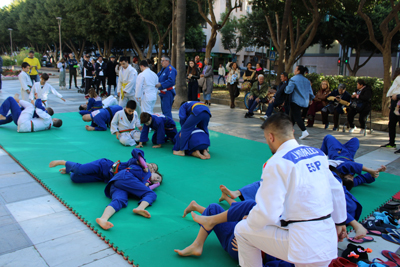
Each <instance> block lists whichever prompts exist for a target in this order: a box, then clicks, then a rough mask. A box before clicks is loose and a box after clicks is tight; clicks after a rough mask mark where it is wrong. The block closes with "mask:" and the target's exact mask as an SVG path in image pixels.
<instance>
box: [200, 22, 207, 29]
mask: <svg viewBox="0 0 400 267" xmlns="http://www.w3.org/2000/svg"><path fill="white" fill-rule="evenodd" d="M200 25H201V27H202V28H203V29H207V22H206V21H204V22H202V23H201V24H200Z"/></svg>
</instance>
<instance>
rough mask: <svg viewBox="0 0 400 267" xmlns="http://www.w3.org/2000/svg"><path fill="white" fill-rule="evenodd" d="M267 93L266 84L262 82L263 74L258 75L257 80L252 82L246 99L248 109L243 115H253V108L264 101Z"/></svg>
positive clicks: (248, 116) (249, 116)
mask: <svg viewBox="0 0 400 267" xmlns="http://www.w3.org/2000/svg"><path fill="white" fill-rule="evenodd" d="M267 94H268V85H267V83H265V82H264V75H262V74H260V75H258V81H257V82H255V83H254V84H253V86H252V87H251V90H250V97H249V101H248V107H249V111H248V112H247V113H246V115H244V117H245V118H251V117H253V115H254V113H253V110H254V109H255V108H256V107H257V105H258V104H259V103H260V101H261V102H262V103H265V102H266V99H265V98H266V97H267Z"/></svg>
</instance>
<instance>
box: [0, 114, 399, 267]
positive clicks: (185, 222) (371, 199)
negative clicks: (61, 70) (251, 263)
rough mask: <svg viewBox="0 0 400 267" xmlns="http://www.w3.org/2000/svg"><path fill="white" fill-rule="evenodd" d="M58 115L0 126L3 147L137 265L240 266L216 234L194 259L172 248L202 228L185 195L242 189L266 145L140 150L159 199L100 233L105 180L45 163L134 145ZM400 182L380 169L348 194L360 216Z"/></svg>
mask: <svg viewBox="0 0 400 267" xmlns="http://www.w3.org/2000/svg"><path fill="white" fill-rule="evenodd" d="M57 117H59V118H61V119H63V126H62V127H61V128H59V129H57V128H55V129H52V130H50V131H43V132H37V133H17V132H16V129H17V127H16V126H15V125H14V124H8V125H6V126H0V145H1V146H3V147H4V149H5V150H6V151H7V152H8V153H10V154H11V155H12V156H13V157H15V158H16V159H17V160H18V161H19V162H20V163H21V164H22V165H23V166H24V167H25V168H26V169H28V170H29V171H30V172H31V173H32V174H33V175H34V176H35V177H36V178H38V179H39V180H41V181H42V183H44V184H45V185H46V186H47V187H48V188H49V189H50V190H51V191H52V192H53V193H54V194H55V195H57V196H58V197H59V198H60V199H62V201H64V202H65V204H66V205H68V206H70V207H72V209H73V210H74V211H75V213H77V214H78V215H79V216H81V217H82V218H83V219H84V220H85V221H87V222H88V223H89V224H91V225H92V226H93V227H94V229H95V230H98V231H99V232H100V233H101V234H102V235H104V236H105V239H106V240H109V242H110V243H111V244H114V246H117V247H118V251H123V252H124V254H125V256H128V257H129V259H130V260H133V261H134V263H135V264H139V265H140V266H174V267H179V266H182V267H183V266H193V267H196V266H207V267H214V266H215V267H221V266H237V263H236V262H235V261H233V260H232V259H231V258H230V257H229V255H228V254H227V253H226V252H225V251H224V250H223V249H222V247H221V246H220V244H219V242H218V240H217V238H216V237H215V235H214V234H211V235H210V237H209V238H208V240H207V241H206V244H205V246H204V250H203V255H202V256H201V257H199V258H194V257H188V258H182V257H179V256H178V255H177V254H176V253H175V252H174V251H173V249H175V248H178V249H183V248H185V247H186V246H188V245H190V244H191V243H192V241H193V240H194V239H195V237H196V235H197V232H198V230H199V226H198V224H197V223H195V222H193V220H192V219H191V216H190V215H189V216H188V217H187V218H185V219H184V218H182V214H183V210H184V209H185V208H186V206H187V205H188V204H189V203H190V201H192V200H196V201H197V202H198V203H199V204H200V205H203V206H205V207H206V206H207V205H209V204H211V203H216V202H218V199H219V197H220V190H219V185H221V184H224V185H226V186H227V187H229V188H231V189H239V188H241V187H243V186H245V185H247V184H249V183H252V182H254V181H257V180H259V179H260V176H261V171H262V165H263V163H264V162H265V161H266V160H267V159H268V158H269V157H270V156H271V152H270V150H269V148H268V146H267V145H266V144H263V143H259V142H254V141H250V140H246V139H242V138H237V137H233V136H230V135H226V134H221V133H217V132H212V131H211V132H210V136H211V147H210V154H211V159H210V160H200V159H197V158H194V157H188V156H186V157H179V156H174V155H172V144H170V143H169V144H166V145H164V146H163V147H162V148H159V149H153V148H152V147H151V144H148V145H147V146H145V147H144V148H143V151H144V152H145V157H146V159H147V161H148V162H155V163H157V164H158V165H159V170H160V172H161V173H162V174H163V175H164V181H163V184H162V185H161V186H160V187H159V188H157V189H155V192H156V193H157V196H158V197H157V200H156V202H155V203H154V204H153V206H151V207H149V208H148V211H149V212H150V213H151V216H152V217H151V219H146V218H143V217H141V216H138V215H134V214H133V213H132V209H134V208H135V207H136V206H137V202H138V201H137V199H130V200H129V204H128V207H127V208H124V209H122V210H121V211H119V212H118V213H116V214H115V215H114V216H113V217H111V219H110V221H111V222H112V223H113V224H114V228H112V229H110V230H109V231H104V230H102V229H101V228H100V227H98V226H97V224H96V222H95V219H96V218H98V217H100V216H101V214H102V213H103V211H104V208H105V207H106V206H107V205H108V203H110V201H111V200H110V199H108V198H107V197H105V195H104V188H105V184H103V183H92V184H74V183H72V182H71V181H70V179H69V175H62V174H60V173H58V169H59V167H56V168H52V169H50V168H49V167H48V164H49V162H50V161H52V160H57V159H63V160H70V161H75V162H79V163H87V162H90V161H93V160H96V159H99V158H103V157H104V158H108V159H110V160H113V161H116V160H121V161H126V160H128V159H129V158H130V156H131V155H130V152H131V150H132V148H131V147H124V146H122V145H121V144H120V143H119V141H118V140H117V139H116V138H115V136H113V135H111V133H110V132H109V131H105V132H88V131H86V130H85V125H86V123H84V122H83V121H82V120H81V117H80V115H79V114H78V113H63V114H57ZM262 135H263V133H262V130H261V129H260V136H262ZM398 185H399V177H397V176H394V175H389V174H382V173H381V175H380V176H379V178H378V179H377V180H376V182H375V183H373V184H371V185H365V186H360V187H357V188H354V189H353V190H352V193H353V194H354V195H355V196H356V198H357V199H358V200H359V201H360V203H361V204H362V205H363V208H364V209H363V217H364V216H366V215H368V214H369V213H371V212H372V211H373V210H374V209H375V208H377V207H378V206H379V205H381V204H383V203H384V202H385V201H386V200H388V199H389V198H390V197H391V196H392V195H394V194H395V193H396V192H397V191H398V190H399V186H398ZM222 206H223V207H224V208H225V209H227V208H228V206H227V204H223V205H222ZM77 242H79V241H77Z"/></svg>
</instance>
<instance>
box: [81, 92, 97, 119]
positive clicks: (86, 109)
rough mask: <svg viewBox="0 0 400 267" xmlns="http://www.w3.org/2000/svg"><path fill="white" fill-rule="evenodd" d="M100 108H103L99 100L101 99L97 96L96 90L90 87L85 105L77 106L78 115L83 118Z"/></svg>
mask: <svg viewBox="0 0 400 267" xmlns="http://www.w3.org/2000/svg"><path fill="white" fill-rule="evenodd" d="M102 108H103V102H102V100H101V97H100V96H98V95H97V93H96V89H94V88H93V87H91V88H90V89H89V99H88V101H87V102H86V104H85V105H80V106H79V114H81V115H82V116H83V115H85V114H90V113H91V112H93V111H95V110H97V109H102Z"/></svg>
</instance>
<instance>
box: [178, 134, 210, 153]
mask: <svg viewBox="0 0 400 267" xmlns="http://www.w3.org/2000/svg"><path fill="white" fill-rule="evenodd" d="M180 133H181V132H179V133H178V134H177V135H176V136H175V140H174V142H175V144H174V148H173V149H172V153H173V154H174V155H179V156H185V155H191V156H193V157H196V158H200V159H210V158H211V156H210V154H209V153H208V147H209V146H210V137H209V136H208V134H206V133H205V132H204V131H203V130H202V129H197V128H196V129H195V130H193V132H192V134H191V135H190V137H189V141H188V149H187V150H185V153H184V154H183V155H181V154H176V152H177V151H178V150H179V144H180Z"/></svg>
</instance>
